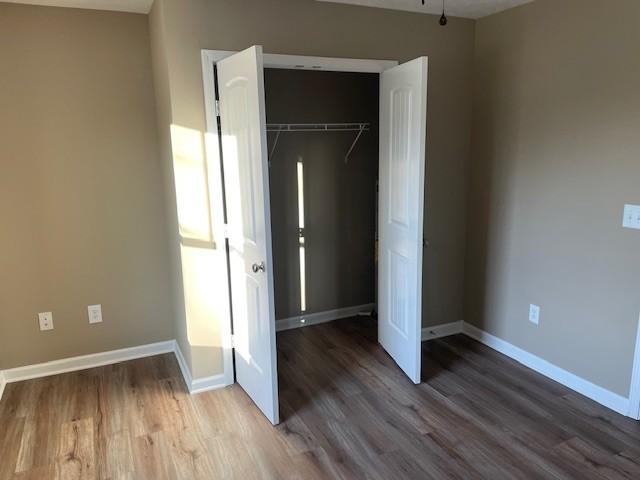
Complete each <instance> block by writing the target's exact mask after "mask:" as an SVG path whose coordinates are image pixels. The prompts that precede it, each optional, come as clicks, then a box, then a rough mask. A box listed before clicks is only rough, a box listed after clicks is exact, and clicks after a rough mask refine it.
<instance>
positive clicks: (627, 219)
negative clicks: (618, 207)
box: [622, 205, 640, 230]
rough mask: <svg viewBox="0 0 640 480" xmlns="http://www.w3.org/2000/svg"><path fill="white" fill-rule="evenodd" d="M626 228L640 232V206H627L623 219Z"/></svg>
mask: <svg viewBox="0 0 640 480" xmlns="http://www.w3.org/2000/svg"><path fill="white" fill-rule="evenodd" d="M622 226H623V227H624V228H633V229H636V230H640V205H625V206H624V217H623V219H622Z"/></svg>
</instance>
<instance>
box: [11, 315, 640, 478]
mask: <svg viewBox="0 0 640 480" xmlns="http://www.w3.org/2000/svg"><path fill="white" fill-rule="evenodd" d="M376 337H377V334H376V326H375V323H373V321H372V320H370V319H353V320H346V321H339V322H333V323H329V324H324V325H319V326H313V327H307V328H303V329H297V330H290V331H286V332H282V333H280V334H278V353H279V356H278V362H279V364H278V366H279V371H280V401H281V415H282V418H283V422H282V424H281V425H279V426H278V427H275V428H274V427H272V426H271V424H270V423H269V422H268V421H267V420H266V419H265V418H264V417H263V416H262V415H261V414H260V412H259V411H258V410H257V408H256V407H254V406H253V404H252V403H251V401H250V400H249V398H248V397H247V396H246V395H245V393H244V392H243V391H242V389H240V388H239V387H237V386H232V387H229V388H225V389H222V390H217V391H212V392H207V393H203V394H199V395H194V396H189V395H188V393H187V391H186V388H185V385H184V383H183V381H182V377H181V375H180V371H179V368H178V365H177V363H176V361H175V359H174V357H173V355H162V356H157V357H152V358H146V359H141V360H135V361H131V362H126V363H121V364H118V365H112V366H107V367H101V368H96V369H92V370H85V371H82V372H76V373H69V374H64V375H59V376H55V377H49V378H43V379H38V380H29V381H25V382H20V383H15V384H10V385H8V386H7V388H6V391H5V394H4V397H3V399H2V401H0V479H2V480H4V479H11V478H16V479H17V478H20V479H23V478H30V479H33V478H43V479H49V478H60V479H65V480H68V479H75V478H78V479H80V478H83V479H84V478H86V479H91V478H101V479H114V480H115V479H159V478H169V479H193V478H203V479H218V478H240V479H243V480H247V479H253V478H274V479H288V478H296V479H316V478H331V479H334V478H344V479H351V478H372V479H382V480H389V479H395V478H408V479H419V478H463V479H469V478H487V479H492V480H495V479H502V478H522V479H531V478H579V479H588V478H598V479H602V478H607V479H613V478H640V460H639V459H640V423H638V422H634V421H632V420H630V419H627V418H624V417H622V416H619V415H617V414H615V413H613V412H611V411H609V410H607V409H605V408H604V407H601V406H599V405H597V404H595V403H593V402H592V401H590V400H588V399H586V398H584V397H581V396H580V395H578V394H576V393H574V392H572V391H570V390H568V389H566V388H565V387H563V386H561V385H559V384H557V383H554V382H552V381H550V380H548V379H546V378H544V377H542V376H540V375H538V374H536V373H535V372H532V371H531V370H528V369H526V368H525V367H523V366H521V365H519V364H517V363H515V362H513V361H511V360H509V359H507V358H506V357H504V356H502V355H500V354H498V353H496V352H494V351H492V350H490V349H488V348H486V347H484V346H482V345H480V344H478V343H477V342H475V341H473V340H470V339H468V338H466V337H463V336H460V335H458V336H453V337H449V338H445V339H440V340H434V341H431V342H428V343H423V379H424V383H423V384H422V385H419V386H415V385H413V384H412V383H411V382H410V381H409V380H408V379H406V378H405V377H404V375H403V374H402V373H401V372H400V371H399V369H398V368H397V367H396V366H395V364H394V363H393V361H392V360H391V359H390V358H389V357H388V356H387V355H386V353H385V352H384V351H383V350H382V348H381V347H380V346H379V345H378V344H377V341H376Z"/></svg>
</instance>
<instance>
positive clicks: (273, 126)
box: [267, 123, 371, 164]
mask: <svg viewBox="0 0 640 480" xmlns="http://www.w3.org/2000/svg"><path fill="white" fill-rule="evenodd" d="M370 128H371V124H370V123H267V132H275V133H276V138H275V139H274V140H273V146H272V147H271V151H270V152H269V164H271V159H272V158H273V154H274V152H275V151H276V146H277V145H278V139H279V138H280V134H281V133H283V132H285V133H286V132H289V133H291V132H358V134H357V135H356V138H355V139H354V140H353V143H352V144H351V147H350V148H349V151H348V152H347V154H346V155H345V156H344V162H345V163H347V162H348V161H349V155H351V152H352V151H353V149H354V148H355V146H356V143H358V140H360V136H361V135H362V132H368V131H369V129H370Z"/></svg>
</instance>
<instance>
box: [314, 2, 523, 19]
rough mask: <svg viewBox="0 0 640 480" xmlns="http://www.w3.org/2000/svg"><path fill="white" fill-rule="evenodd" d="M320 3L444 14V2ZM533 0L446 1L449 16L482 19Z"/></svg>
mask: <svg viewBox="0 0 640 480" xmlns="http://www.w3.org/2000/svg"><path fill="white" fill-rule="evenodd" d="M317 1H319V2H331V3H349V4H351V5H363V6H367V7H378V8H389V9H392V10H405V11H408V12H420V13H432V14H440V13H442V0H425V5H424V6H423V5H422V2H421V0H317ZM531 1H533V0H445V8H446V12H447V15H448V16H452V17H464V18H482V17H486V16H487V15H492V14H494V13H497V12H500V11H502V10H507V9H508V8H513V7H517V6H519V5H524V4H525V3H529V2H531Z"/></svg>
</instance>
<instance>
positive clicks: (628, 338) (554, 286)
mask: <svg viewBox="0 0 640 480" xmlns="http://www.w3.org/2000/svg"><path fill="white" fill-rule="evenodd" d="M638 25H640V2H637V1H636V0H615V1H610V2H603V1H599V0H562V1H558V0H537V1H536V2H534V3H532V4H529V5H526V6H524V7H520V8H517V9H514V10H511V11H507V12H504V13H501V14H498V15H495V16H492V17H488V18H486V19H482V20H480V21H479V22H478V23H477V26H476V53H475V63H476V70H475V78H476V85H475V102H474V123H473V151H472V159H471V187H470V195H469V210H468V211H469V235H468V239H467V245H468V261H467V282H466V295H467V305H466V316H465V319H466V320H468V321H470V322H472V323H474V324H475V325H477V326H479V327H481V328H483V329H484V330H487V331H488V332H490V333H493V334H494V335H497V336H498V337H500V338H503V339H505V340H507V341H509V342H511V343H513V344H515V345H517V346H519V347H521V348H523V349H525V350H527V351H529V352H531V353H533V354H536V355H539V356H540V357H542V358H544V359H545V360H548V361H550V362H552V363H554V364H556V365H558V366H560V367H562V368H565V369H566V370H568V371H570V372H572V373H574V374H576V375H579V376H581V377H583V378H586V379H588V380H590V381H592V382H594V383H595V384H597V385H600V386H602V387H604V388H607V389H610V390H612V391H614V392H616V393H618V394H621V395H623V396H627V394H628V393H629V382H630V377H631V368H632V362H633V352H634V341H635V338H636V328H637V325H638V312H640V295H639V294H638V286H639V285H640V256H638V246H639V245H640V243H639V242H640V232H638V231H633V230H625V229H623V228H622V226H621V224H622V210H623V205H624V204H625V203H636V204H640V189H639V188H638V180H639V179H640V135H638V127H639V125H640V90H639V89H638V85H640V61H639V58H640V48H639V45H640V29H638ZM530 303H535V304H538V305H540V306H541V308H542V312H541V319H540V325H539V326H537V327H536V326H535V325H533V324H531V323H529V322H528V308H529V304H530Z"/></svg>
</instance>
